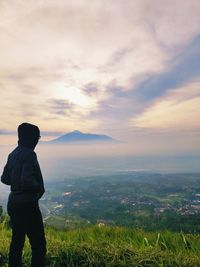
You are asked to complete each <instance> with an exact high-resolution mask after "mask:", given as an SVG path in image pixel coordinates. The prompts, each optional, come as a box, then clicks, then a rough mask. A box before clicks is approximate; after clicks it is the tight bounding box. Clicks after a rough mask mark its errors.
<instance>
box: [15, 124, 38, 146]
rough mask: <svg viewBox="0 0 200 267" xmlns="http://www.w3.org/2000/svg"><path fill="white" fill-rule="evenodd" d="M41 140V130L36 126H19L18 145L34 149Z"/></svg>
mask: <svg viewBox="0 0 200 267" xmlns="http://www.w3.org/2000/svg"><path fill="white" fill-rule="evenodd" d="M39 138H40V129H39V128H38V126H36V125H34V124H30V123H27V122H24V123H22V124H20V125H19V126H18V144H19V145H22V146H24V147H28V148H31V149H34V148H35V146H36V145H37V143H38V141H39Z"/></svg>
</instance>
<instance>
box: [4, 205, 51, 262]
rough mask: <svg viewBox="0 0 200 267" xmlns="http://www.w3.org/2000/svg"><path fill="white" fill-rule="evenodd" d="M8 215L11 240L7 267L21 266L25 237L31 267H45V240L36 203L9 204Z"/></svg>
mask: <svg viewBox="0 0 200 267" xmlns="http://www.w3.org/2000/svg"><path fill="white" fill-rule="evenodd" d="M8 214H9V215H10V219H11V227H12V240H11V243H10V252H9V265H8V266H9V267H21V266H22V250H23V247H24V242H25V236H26V235H27V236H28V238H29V242H30V244H31V249H32V260H31V266H32V267H44V266H45V254H46V240H45V234H44V226H43V221H42V215H41V212H40V209H39V206H38V202H32V203H13V201H12V203H9V202H8Z"/></svg>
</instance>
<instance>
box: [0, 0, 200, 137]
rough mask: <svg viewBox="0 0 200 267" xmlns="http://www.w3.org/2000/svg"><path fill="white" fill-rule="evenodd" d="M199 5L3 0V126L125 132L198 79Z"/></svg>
mask: <svg viewBox="0 0 200 267" xmlns="http://www.w3.org/2000/svg"><path fill="white" fill-rule="evenodd" d="M199 11H200V4H199V1H198V0H190V1H185V2H183V1H182V0H173V1H172V0H169V1H165V2H162V3H161V2H160V1H158V0H155V1H154V2H152V1H146V0H145V1H143V0H134V1H131V0H127V1H122V0H116V1H113V0H111V1H107V0H94V1H92V2H91V3H90V4H89V5H88V0H77V1H71V0H60V1H57V2H55V1H53V0H48V1H43V0H38V1H33V0H30V1H21V0H16V1H12V0H8V1H4V0H3V1H1V4H0V16H1V21H0V29H1V30H0V39H1V42H0V56H1V61H0V85H1V87H0V93H1V100H0V101H1V105H0V113H1V128H2V129H11V130H12V127H13V129H15V128H16V126H17V125H18V124H19V123H20V122H21V121H25V120H26V121H31V122H33V123H36V124H39V125H41V126H42V128H43V130H45V131H51V129H52V127H54V129H55V130H54V131H56V132H66V131H68V130H73V129H80V130H83V131H84V130H85V131H89V130H91V131H100V132H101V130H102V129H104V130H105V133H106V129H109V130H110V131H111V130H112V129H118V130H117V131H118V132H121V133H124V132H131V130H130V129H131V127H132V126H130V125H129V119H130V117H131V118H133V117H134V116H136V115H137V116H139V115H140V114H141V115H142V114H143V112H144V110H145V109H147V108H148V107H149V108H150V107H151V106H152V105H153V104H152V102H153V103H154V101H155V100H156V99H157V98H160V97H162V96H165V95H166V94H167V92H168V91H169V90H176V88H177V87H181V86H182V87H184V86H185V84H186V83H189V82H191V81H193V80H198V77H199V75H200V74H199V69H200V68H199V62H200V60H199V50H200V49H199V37H198V35H199V31H200V30H199V25H200V16H199ZM129 127H130V128H129ZM130 138H131V133H130Z"/></svg>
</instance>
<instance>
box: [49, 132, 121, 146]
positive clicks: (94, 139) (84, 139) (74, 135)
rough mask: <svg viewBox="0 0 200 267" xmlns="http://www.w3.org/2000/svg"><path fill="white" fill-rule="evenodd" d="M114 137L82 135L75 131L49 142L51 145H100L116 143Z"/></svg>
mask: <svg viewBox="0 0 200 267" xmlns="http://www.w3.org/2000/svg"><path fill="white" fill-rule="evenodd" d="M115 141H116V140H114V139H113V138H112V137H110V136H108V135H102V134H92V133H82V132H80V131H79V130H74V131H72V132H69V133H67V134H65V135H62V136H60V137H58V138H56V139H54V140H51V141H49V142H50V143H54V144H56V143H59V144H61V143H62V144H64V143H99V142H101V143H102V142H107V143H108V142H115Z"/></svg>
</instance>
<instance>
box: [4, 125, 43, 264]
mask: <svg viewBox="0 0 200 267" xmlns="http://www.w3.org/2000/svg"><path fill="white" fill-rule="evenodd" d="M18 137H19V140H18V146H17V147H16V148H15V149H14V150H13V151H12V152H11V153H10V154H9V156H8V161H7V163H6V165H5V167H4V171H3V174H2V176H1V181H2V182H3V183H4V184H6V185H10V186H11V193H10V195H9V198H8V205H7V210H8V214H9V215H10V220H11V227H12V240H11V244H10V252H9V267H21V266H22V250H23V247H24V241H25V236H26V235H27V236H28V238H29V242H30V244H31V249H32V261H31V263H32V267H44V266H45V254H46V240H45V234H44V227H43V221H42V215H41V212H40V209H39V205H38V200H39V199H40V198H41V197H42V195H43V194H44V183H43V178H42V174H41V170H40V166H39V163H38V160H37V156H36V153H35V152H34V148H35V146H36V145H37V143H38V141H39V138H40V130H39V128H38V127H37V126H35V125H33V124H30V123H22V124H21V125H19V127H18Z"/></svg>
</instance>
